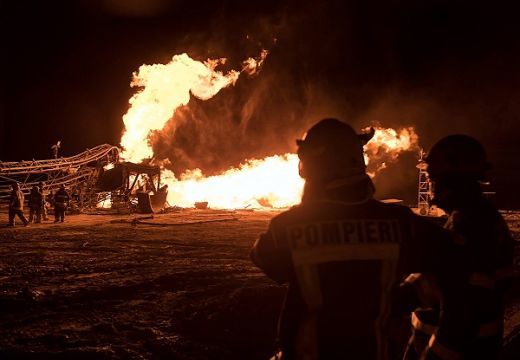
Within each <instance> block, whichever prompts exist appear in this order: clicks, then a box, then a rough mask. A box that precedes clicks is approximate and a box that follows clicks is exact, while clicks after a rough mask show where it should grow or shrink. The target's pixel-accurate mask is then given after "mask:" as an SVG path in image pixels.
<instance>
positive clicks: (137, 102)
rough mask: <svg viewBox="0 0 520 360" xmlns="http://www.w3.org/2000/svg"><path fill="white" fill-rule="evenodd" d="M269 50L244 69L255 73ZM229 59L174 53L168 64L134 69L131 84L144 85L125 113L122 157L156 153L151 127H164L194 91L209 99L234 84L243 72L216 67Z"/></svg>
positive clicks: (135, 158)
mask: <svg viewBox="0 0 520 360" xmlns="http://www.w3.org/2000/svg"><path fill="white" fill-rule="evenodd" d="M266 56H267V51H266V50H263V51H262V53H261V55H260V58H259V59H252V58H250V59H248V60H246V61H244V63H243V65H242V66H243V68H242V71H244V72H246V73H247V74H254V73H255V72H257V71H258V69H259V68H260V67H261V66H262V65H263V62H264V60H265V57H266ZM225 62H226V59H216V60H212V59H208V60H207V61H205V62H200V61H196V60H193V59H192V58H190V57H189V56H188V55H187V54H181V55H175V56H174V57H173V58H172V60H171V61H170V62H169V63H168V64H154V65H142V66H141V67H140V68H139V71H137V72H134V74H133V78H132V82H131V83H130V86H132V87H139V88H141V89H140V90H139V91H138V92H137V93H136V94H135V95H134V96H132V98H130V100H129V103H130V108H129V109H128V111H127V113H126V114H125V115H124V116H123V122H124V124H125V131H124V133H123V136H122V138H121V146H122V147H123V149H124V151H123V153H122V154H121V157H122V158H123V159H125V160H128V161H132V162H140V161H142V160H144V159H147V158H151V157H152V156H153V151H152V148H151V146H150V144H149V142H148V136H149V134H150V131H153V130H162V128H163V127H164V125H166V123H167V122H168V120H170V119H171V118H172V117H173V114H174V113H175V110H176V109H177V108H178V107H180V106H183V105H186V104H188V102H189V101H190V97H191V95H193V96H195V97H197V98H199V99H201V100H208V99H210V98H212V97H213V96H215V95H216V94H217V93H218V92H219V91H220V90H221V89H223V88H225V87H228V86H230V85H234V84H235V82H236V81H237V79H238V77H239V75H240V72H239V71H236V70H231V71H229V72H228V73H226V74H224V73H222V72H221V71H218V70H216V68H217V66H218V65H220V64H224V63H225Z"/></svg>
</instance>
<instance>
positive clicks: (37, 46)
mask: <svg viewBox="0 0 520 360" xmlns="http://www.w3.org/2000/svg"><path fill="white" fill-rule="evenodd" d="M513 3H514V2H504V3H501V2H488V3H487V4H483V3H482V4H481V3H479V2H475V1H457V2H454V1H372V0H358V1H339V0H337V1H319V2H318V1H274V0H269V1H256V2H245V1H223V0H215V1H211V2H210V1H208V2H205V1H204V2H194V1H183V0H179V1H166V0H150V1H139V0H125V1H124V0H90V1H89V0H83V1H10V2H8V1H5V2H3V3H2V15H1V16H2V25H1V26H2V37H3V38H2V55H1V58H2V70H3V74H2V77H1V81H2V91H3V93H2V97H1V99H2V102H1V106H0V159H1V160H3V161H6V160H22V159H25V160H28V159H32V158H36V159H39V158H48V157H51V155H52V152H51V149H50V147H51V145H52V144H53V143H55V142H56V141H57V140H61V141H62V146H63V147H62V154H63V155H64V156H66V155H72V154H75V153H77V152H80V151H82V150H84V149H85V148H87V147H93V146H95V145H98V144H101V143H111V144H118V143H119V139H120V136H121V132H122V129H123V123H122V115H123V114H124V113H125V112H126V110H127V108H128V99H129V98H130V97H131V96H132V94H133V92H134V89H131V88H130V87H129V84H130V80H131V74H132V72H133V71H136V70H137V69H138V68H139V66H140V65H141V64H145V63H146V64H152V63H166V62H168V61H169V59H171V57H172V56H173V55H174V54H179V53H182V52H187V53H188V54H189V55H190V56H192V57H193V58H196V59H198V60H205V59H207V58H208V57H211V58H217V57H227V58H228V59H229V62H228V64H227V67H225V68H224V70H225V69H227V68H237V67H239V64H240V61H241V60H243V59H245V58H246V57H248V56H255V55H257V54H258V53H259V51H260V50H261V49H262V48H267V49H269V51H270V55H269V57H268V59H267V61H266V64H265V66H264V68H263V70H262V72H261V73H260V75H258V76H256V77H254V78H241V79H240V80H239V81H238V83H237V84H236V86H235V87H234V88H230V89H226V90H224V91H222V93H221V94H219V95H217V96H216V97H215V98H214V99H211V100H209V101H207V102H204V103H203V102H201V101H193V103H192V104H190V105H189V107H188V108H185V109H181V111H179V112H178V113H177V114H176V115H175V117H174V119H173V121H172V123H171V124H169V128H168V130H167V131H166V132H165V133H164V134H155V135H154V137H153V146H154V150H156V154H157V153H161V154H163V155H162V156H164V157H169V158H170V160H172V163H173V169H174V170H175V171H176V173H179V172H180V171H182V170H185V169H188V168H192V167H200V168H202V170H203V171H205V172H206V173H208V174H212V173H217V172H219V171H222V170H223V169H226V168H228V167H229V166H236V165H237V164H238V163H240V161H241V160H243V159H245V158H250V157H263V156H266V155H272V154H276V153H282V152H287V151H294V150H295V147H294V139H295V137H297V136H299V135H300V134H301V133H302V132H303V131H304V130H305V129H306V128H307V127H308V126H309V125H310V124H312V123H313V122H315V121H317V120H319V119H320V118H322V117H325V116H336V117H339V118H341V119H343V120H346V121H348V122H350V123H352V124H353V125H354V126H355V127H358V128H361V127H365V126H368V125H370V124H373V123H374V122H376V121H377V122H378V123H379V124H381V125H382V126H393V127H400V126H401V127H402V126H415V127H416V129H417V133H418V134H419V137H420V143H421V145H422V146H424V147H425V148H428V147H430V146H431V145H432V144H433V143H434V141H435V140H437V139H439V138H440V137H441V136H444V135H447V134H450V133H467V134H470V135H473V136H475V137H477V138H478V139H479V140H481V141H482V142H483V144H484V145H485V146H486V148H487V149H488V152H489V156H490V159H491V161H492V163H493V171H492V174H491V179H492V183H493V190H496V191H497V197H496V200H497V202H498V204H499V205H500V206H503V207H508V208H520V192H518V191H517V190H516V188H515V186H517V184H519V183H520V166H519V164H520V161H519V157H520V145H519V142H518V137H519V135H520V131H519V130H520V119H519V117H520V104H519V101H518V100H519V99H520V86H519V80H520V71H519V69H520V22H519V21H518V13H519V12H518V10H519V9H518V8H516V7H515V6H514V5H513ZM229 139H233V141H230V140H229ZM414 156H415V155H410V156H405V158H404V159H403V161H402V163H400V164H399V165H396V166H395V167H394V168H390V169H388V170H387V172H386V174H385V177H384V179H383V177H382V176H381V180H378V181H377V182H376V185H377V186H378V193H379V194H380V195H381V196H392V197H396V196H400V197H403V198H405V199H409V198H413V196H414V193H413V189H414V186H415V185H414V184H415V183H416V180H417V177H416V169H415V167H414V162H415V158H414Z"/></svg>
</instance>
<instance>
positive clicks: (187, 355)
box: [0, 210, 520, 360]
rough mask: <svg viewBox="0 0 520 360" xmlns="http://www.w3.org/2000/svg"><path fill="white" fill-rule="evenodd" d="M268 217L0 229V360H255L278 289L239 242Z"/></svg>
mask: <svg viewBox="0 0 520 360" xmlns="http://www.w3.org/2000/svg"><path fill="white" fill-rule="evenodd" d="M274 214H275V212H263V211H262V212H260V211H259V212H256V211H217V210H180V211H178V212H174V213H169V214H159V215H155V216H154V218H153V219H143V220H141V223H133V222H132V219H134V218H135V217H134V216H131V215H125V216H113V215H84V214H83V215H74V216H69V217H67V219H66V222H65V223H63V224H61V223H60V224H52V223H51V222H46V223H44V224H38V225H34V224H32V225H30V226H28V227H23V226H20V227H16V228H14V229H12V228H5V227H2V228H0V244H1V246H0V309H1V310H0V359H11V358H12V359H20V358H22V359H47V358H49V359H69V358H74V359H75V360H79V359H105V358H106V359H190V360H197V359H267V358H268V357H269V355H270V354H271V353H272V351H273V339H274V338H275V329H276V321H277V316H278V312H279V309H280V305H281V301H282V298H283V294H284V291H285V289H284V287H280V286H277V285H276V284H275V283H273V282H272V281H270V280H269V279H267V278H266V277H265V276H264V275H263V274H262V273H260V272H259V271H258V270H257V269H256V268H255V267H254V266H253V265H252V263H251V261H250V260H249V250H250V248H251V246H252V244H253V242H254V240H255V239H256V237H257V236H258V234H259V233H260V232H261V231H263V230H265V228H266V226H267V223H268V221H269V219H270V218H271V217H272V216H273V215H274ZM0 216H2V217H4V216H5V217H6V214H0ZM141 216H142V215H140V216H139V217H141ZM511 218H512V219H513V221H512V222H511V224H512V228H513V230H514V231H515V234H516V236H517V239H518V238H519V236H518V235H519V234H520V228H519V226H520V219H517V218H516V215H511ZM517 220H518V221H517ZM1 221H2V222H3V218H2V220H1ZM518 333H520V300H518V301H515V302H514V303H513V304H511V306H510V307H509V309H508V313H507V314H506V335H507V340H508V341H511V339H513V341H512V342H511V343H513V342H518V341H516V340H518V339H516V335H517V334H518ZM519 337H520V336H519Z"/></svg>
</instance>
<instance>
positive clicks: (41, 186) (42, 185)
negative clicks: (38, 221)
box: [38, 181, 49, 221]
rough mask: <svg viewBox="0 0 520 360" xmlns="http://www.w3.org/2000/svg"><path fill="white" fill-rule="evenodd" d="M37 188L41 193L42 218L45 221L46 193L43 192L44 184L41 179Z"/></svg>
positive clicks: (46, 218)
mask: <svg viewBox="0 0 520 360" xmlns="http://www.w3.org/2000/svg"><path fill="white" fill-rule="evenodd" d="M38 188H39V189H40V193H41V194H42V220H44V221H47V220H49V217H48V216H47V206H48V205H47V194H46V193H45V184H44V182H43V181H40V182H39V183H38Z"/></svg>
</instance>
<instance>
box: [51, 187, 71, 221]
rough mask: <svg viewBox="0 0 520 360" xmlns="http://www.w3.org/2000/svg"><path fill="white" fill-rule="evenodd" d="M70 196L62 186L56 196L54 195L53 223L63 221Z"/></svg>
mask: <svg viewBox="0 0 520 360" xmlns="http://www.w3.org/2000/svg"><path fill="white" fill-rule="evenodd" d="M69 200H70V196H69V193H68V192H67V191H66V190H65V186H64V185H60V188H59V189H58V191H56V194H54V222H55V223H57V222H59V221H61V222H64V221H65V211H66V210H67V206H68V204H69Z"/></svg>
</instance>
